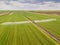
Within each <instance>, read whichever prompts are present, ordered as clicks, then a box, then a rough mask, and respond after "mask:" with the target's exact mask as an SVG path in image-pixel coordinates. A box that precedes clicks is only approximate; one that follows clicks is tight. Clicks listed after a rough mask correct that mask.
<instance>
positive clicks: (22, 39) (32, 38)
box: [0, 11, 60, 45]
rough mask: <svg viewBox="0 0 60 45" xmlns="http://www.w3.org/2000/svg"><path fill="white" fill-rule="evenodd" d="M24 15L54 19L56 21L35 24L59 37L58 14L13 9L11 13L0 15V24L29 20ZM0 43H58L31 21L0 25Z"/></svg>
mask: <svg viewBox="0 0 60 45" xmlns="http://www.w3.org/2000/svg"><path fill="white" fill-rule="evenodd" d="M0 12H1V11H0ZM25 16H27V17H28V18H30V19H31V20H44V19H52V18H54V19H56V21H52V22H37V24H39V25H40V26H42V27H44V28H45V29H47V30H48V31H49V32H51V33H53V34H54V35H56V36H57V37H58V38H59V37H60V16H55V15H48V14H47V15H44V14H36V13H32V12H28V11H13V14H5V15H4V16H0V24H2V23H4V22H21V21H29V20H28V19H27V18H26V17H25ZM59 39H60V38H59ZM0 45H60V43H59V42H58V41H56V40H54V39H53V38H52V37H50V36H49V35H48V34H46V33H44V32H43V31H42V29H40V28H37V27H36V26H35V25H34V24H33V23H26V24H12V25H0Z"/></svg>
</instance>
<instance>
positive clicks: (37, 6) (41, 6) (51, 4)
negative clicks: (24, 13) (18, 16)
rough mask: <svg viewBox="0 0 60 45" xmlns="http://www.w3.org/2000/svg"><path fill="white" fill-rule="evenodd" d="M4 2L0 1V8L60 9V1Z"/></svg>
mask: <svg viewBox="0 0 60 45" xmlns="http://www.w3.org/2000/svg"><path fill="white" fill-rule="evenodd" d="M9 3H10V4H6V3H5V2H4V1H0V10H60V3H55V2H43V3H40V4H38V3H37V4H32V3H20V2H18V1H11V2H9Z"/></svg>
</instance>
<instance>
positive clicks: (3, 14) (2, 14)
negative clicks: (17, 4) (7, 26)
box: [0, 11, 14, 16]
mask: <svg viewBox="0 0 60 45" xmlns="http://www.w3.org/2000/svg"><path fill="white" fill-rule="evenodd" d="M13 13H14V12H12V11H10V12H5V13H1V14H0V16H5V15H8V14H9V15H12V14H13Z"/></svg>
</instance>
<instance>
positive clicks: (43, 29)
mask: <svg viewBox="0 0 60 45" xmlns="http://www.w3.org/2000/svg"><path fill="white" fill-rule="evenodd" d="M25 17H26V16H25ZM26 18H27V19H28V20H30V21H31V22H32V23H33V24H34V25H35V26H36V27H38V28H39V29H40V30H42V31H43V32H44V33H47V34H48V35H49V36H50V37H51V38H53V39H54V40H56V41H57V42H58V43H60V38H59V37H57V36H56V35H54V34H53V33H51V32H49V31H48V30H46V29H45V28H44V27H42V26H40V25H39V24H37V23H36V22H34V21H32V20H31V19H30V18H29V17H26Z"/></svg>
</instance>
